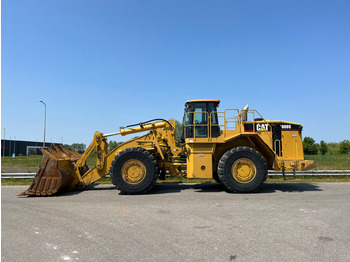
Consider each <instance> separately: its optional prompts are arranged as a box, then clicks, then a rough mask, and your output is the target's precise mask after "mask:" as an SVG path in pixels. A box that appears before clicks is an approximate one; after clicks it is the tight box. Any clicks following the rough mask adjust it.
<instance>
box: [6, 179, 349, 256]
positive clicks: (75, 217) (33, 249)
mask: <svg viewBox="0 0 350 262" xmlns="http://www.w3.org/2000/svg"><path fill="white" fill-rule="evenodd" d="M1 189H2V190H1V191H2V192H1V197H2V198H1V204H2V207H1V211H2V212H1V219H2V222H1V231H2V232H1V248H2V250H1V258H2V261H39V262H40V261H45V262H46V261H152V262H154V261H162V262H163V261H327V262H328V261H350V183H312V184H311V183H310V184H308V183H281V184H265V185H263V187H262V188H261V190H260V192H259V193H253V194H232V193H227V192H225V191H224V190H223V188H222V187H221V186H220V185H218V184H159V185H158V184H157V185H156V186H155V187H154V189H153V190H152V191H151V192H150V193H149V194H146V195H121V194H119V191H117V190H116V189H115V188H114V187H113V186H109V185H108V186H102V185H99V186H90V187H89V188H88V189H87V190H84V191H81V192H72V193H66V194H62V195H60V196H55V197H38V198H36V197H17V196H16V195H17V194H19V193H20V192H22V191H24V190H25V189H26V187H12V186H3V187H2V188H1Z"/></svg>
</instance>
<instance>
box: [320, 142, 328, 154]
mask: <svg viewBox="0 0 350 262" xmlns="http://www.w3.org/2000/svg"><path fill="white" fill-rule="evenodd" d="M327 152H328V146H327V144H326V143H325V142H324V141H323V140H321V142H320V153H321V154H322V155H324V154H326V153H327Z"/></svg>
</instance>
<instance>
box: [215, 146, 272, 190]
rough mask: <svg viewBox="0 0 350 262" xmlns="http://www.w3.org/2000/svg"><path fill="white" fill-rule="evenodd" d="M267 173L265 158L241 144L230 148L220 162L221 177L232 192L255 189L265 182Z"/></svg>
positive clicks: (219, 174)
mask: <svg viewBox="0 0 350 262" xmlns="http://www.w3.org/2000/svg"><path fill="white" fill-rule="evenodd" d="M266 175H267V167H266V162H265V159H264V158H263V157H262V156H261V154H260V153H259V152H257V151H256V150H254V149H253V148H250V147H245V146H240V147H235V148H232V149H230V150H228V151H227V152H226V153H225V154H223V155H222V157H221V158H220V161H219V164H218V176H219V179H220V181H221V183H222V184H223V185H224V186H225V188H226V189H227V190H228V191H230V192H238V193H248V192H252V191H255V190H257V189H258V188H259V187H260V186H261V185H262V184H263V182H264V181H265V179H266Z"/></svg>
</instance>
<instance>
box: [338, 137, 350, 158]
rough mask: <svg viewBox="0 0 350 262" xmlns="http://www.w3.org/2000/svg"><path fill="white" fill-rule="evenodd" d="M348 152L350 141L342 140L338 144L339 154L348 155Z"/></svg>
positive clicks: (349, 150)
mask: <svg viewBox="0 0 350 262" xmlns="http://www.w3.org/2000/svg"><path fill="white" fill-rule="evenodd" d="M349 152H350V141H349V140H344V141H342V142H340V144H339V153H340V154H342V155H345V154H348V153H349Z"/></svg>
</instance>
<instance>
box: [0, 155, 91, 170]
mask: <svg viewBox="0 0 350 262" xmlns="http://www.w3.org/2000/svg"><path fill="white" fill-rule="evenodd" d="M42 159H43V156H16V157H14V158H13V157H9V156H6V157H1V167H39V165H40V163H41V160H42ZM86 164H87V165H88V166H90V167H92V166H95V165H96V156H89V157H88V159H87V160H86Z"/></svg>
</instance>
